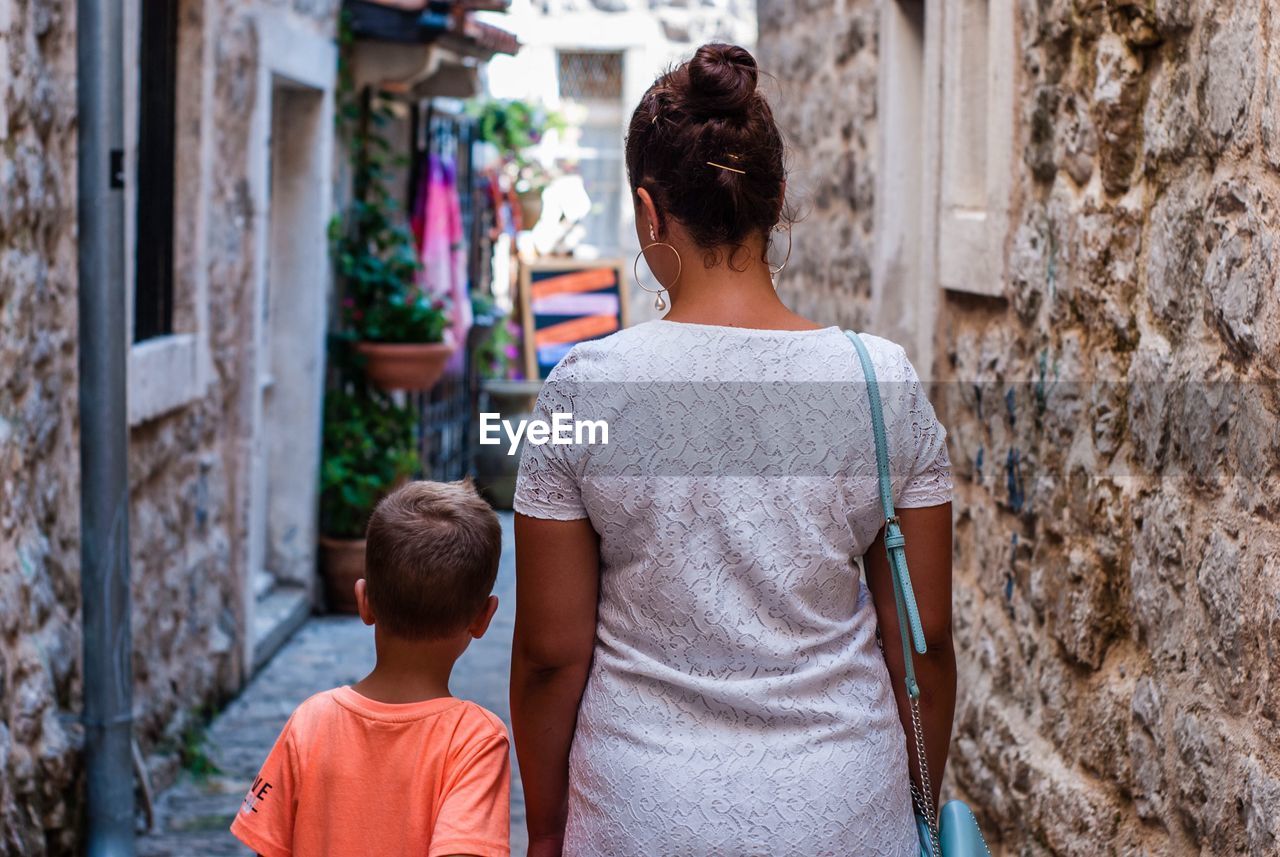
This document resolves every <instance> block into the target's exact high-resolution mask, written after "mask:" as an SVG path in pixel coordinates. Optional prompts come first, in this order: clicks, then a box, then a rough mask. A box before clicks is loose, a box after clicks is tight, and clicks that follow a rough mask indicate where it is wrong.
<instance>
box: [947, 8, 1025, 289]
mask: <svg viewBox="0 0 1280 857" xmlns="http://www.w3.org/2000/svg"><path fill="white" fill-rule="evenodd" d="M944 2H945V4H946V14H945V19H946V32H945V33H944V34H943V56H942V64H941V66H942V117H941V118H942V129H941V130H942V133H941V140H940V145H941V165H940V166H941V175H940V181H939V198H938V280H939V284H940V285H941V286H942V287H943V288H945V289H950V290H952V291H963V292H971V293H975V294H982V295H1000V294H1002V293H1003V292H1004V266H1003V261H1002V260H1003V258H1004V247H1003V244H1004V238H1005V232H1006V230H1007V226H1008V220H1007V208H1008V195H1009V185H1008V174H1009V172H1010V166H1009V165H1010V159H1011V158H1012V155H1013V153H1012V140H1013V125H1012V122H1013V91H1012V77H1013V67H1012V62H1013V14H1014V12H1013V9H1012V7H1011V6H1010V5H1009V4H1008V2H1007V0H944Z"/></svg>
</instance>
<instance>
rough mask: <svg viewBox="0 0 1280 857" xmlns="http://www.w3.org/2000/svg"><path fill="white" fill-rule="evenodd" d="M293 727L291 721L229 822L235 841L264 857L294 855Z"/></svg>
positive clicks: (295, 778) (295, 767) (295, 764)
mask: <svg viewBox="0 0 1280 857" xmlns="http://www.w3.org/2000/svg"><path fill="white" fill-rule="evenodd" d="M292 727H293V718H292V717H290V718H289V722H288V723H286V724H285V726H284V729H283V730H282V731H281V732H280V737H279V738H277V739H276V743H275V746H273V747H272V748H271V752H270V753H269V754H268V755H267V760H266V761H265V762H263V763H262V768H261V770H259V772H258V776H257V777H255V778H254V780H253V784H252V785H251V786H250V787H249V791H248V793H247V794H246V795H245V796H244V800H243V801H242V802H241V804H240V809H239V811H238V812H236V817H235V820H234V821H232V822H231V832H232V833H233V834H234V835H235V837H236V838H237V839H239V840H240V841H241V842H243V843H244V844H245V845H246V846H248V847H249V848H251V849H253V850H254V851H256V852H257V853H259V854H261V855H263V857H290V855H292V854H293V821H294V816H295V815H296V812H297V807H298V794H297V786H298V755H297V749H296V746H295V743H294V735H293V729H292Z"/></svg>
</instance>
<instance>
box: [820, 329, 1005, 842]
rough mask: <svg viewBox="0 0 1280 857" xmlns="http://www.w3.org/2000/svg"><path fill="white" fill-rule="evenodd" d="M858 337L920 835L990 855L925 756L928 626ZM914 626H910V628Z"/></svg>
mask: <svg viewBox="0 0 1280 857" xmlns="http://www.w3.org/2000/svg"><path fill="white" fill-rule="evenodd" d="M845 336H847V337H849V341H850V342H852V343H853V347H854V348H855V349H856V350H857V352H858V361H859V362H860V363H861V364H862V374H863V376H864V377H865V378H866V381H867V398H868V399H870V401H871V431H872V434H874V435H875V442H876V470H877V471H878V473H879V481H880V503H881V506H883V509H884V519H885V525H884V546H885V552H886V553H887V554H888V555H889V571H890V574H889V576H890V578H892V580H893V600H894V604H895V605H896V606H897V609H898V631H899V632H900V635H901V637H902V659H903V661H904V662H905V664H906V672H907V696H908V698H909V701H910V707H911V731H912V732H913V735H912V736H911V738H912V741H913V744H914V748H915V755H916V763H917V765H918V766H919V770H920V779H921V784H920V785H921V787H920V788H919V789H917V788H916V786H915V784H914V783H912V784H911V796H912V799H913V801H914V802H915V804H916V824H917V827H918V833H919V837H920V854H921V857H982V855H986V857H990V854H991V851H990V850H989V849H988V848H987V843H986V842H985V841H984V840H983V838H982V831H981V830H979V829H978V822H977V821H976V820H975V819H974V817H973V812H972V811H971V810H970V809H969V807H968V806H966V805H965V804H964V803H963V802H961V801H958V800H953V801H948V802H947V804H946V805H945V806H944V807H942V812H941V814H939V813H938V811H937V808H936V807H935V806H934V803H933V785H932V783H931V782H930V778H929V765H928V761H927V760H926V758H925V749H924V729H923V727H922V726H921V724H920V686H919V685H918V684H917V683H916V670H915V664H914V663H913V660H914V658H913V657H912V652H911V648H912V643H913V642H914V643H915V650H916V651H917V652H919V653H920V654H922V655H923V654H924V653H925V651H926V649H925V642H924V630H923V628H922V627H921V624H920V611H919V609H918V608H917V606H916V598H915V592H914V591H913V590H912V588H911V576H910V574H909V573H908V571H907V540H906V538H904V537H903V535H902V527H901V525H900V524H899V523H898V512H897V510H896V509H895V508H894V505H893V483H892V482H891V481H890V476H891V474H890V472H889V442H888V440H887V438H886V437H885V431H884V405H883V404H882V403H881V401H880V385H879V384H878V383H877V382H876V369H875V365H874V364H872V362H871V354H870V353H869V352H868V351H867V346H866V344H865V343H863V341H862V338H861V337H859V336H858V335H857V334H856V333H852V332H850V331H847V330H846V331H845ZM908 628H909V629H910V630H909V631H908Z"/></svg>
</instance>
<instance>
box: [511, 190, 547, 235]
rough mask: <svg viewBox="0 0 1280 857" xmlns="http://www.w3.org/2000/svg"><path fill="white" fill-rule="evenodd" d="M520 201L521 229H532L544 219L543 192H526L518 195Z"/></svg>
mask: <svg viewBox="0 0 1280 857" xmlns="http://www.w3.org/2000/svg"><path fill="white" fill-rule="evenodd" d="M517 199H519V200H520V228H521V229H532V228H533V227H534V225H535V224H537V222H538V220H539V218H541V217H542V190H541V189H539V190H526V191H524V192H523V193H520V194H517Z"/></svg>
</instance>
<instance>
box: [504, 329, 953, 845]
mask: <svg viewBox="0 0 1280 857" xmlns="http://www.w3.org/2000/svg"><path fill="white" fill-rule="evenodd" d="M864 340H865V341H866V343H867V346H868V349H869V350H870V352H871V354H872V360H873V362H874V363H875V366H876V371H877V376H878V378H879V380H880V386H881V392H882V395H883V397H884V404H885V416H886V429H887V432H888V436H889V445H890V457H891V470H892V476H893V483H894V491H895V498H896V501H897V504H898V506H899V507H901V508H909V507H913V506H930V505H937V504H939V503H945V502H948V501H949V500H950V499H951V488H952V484H951V473H950V463H949V460H948V457H947V451H946V444H945V438H946V432H945V430H944V429H943V427H942V426H941V425H940V424H939V422H938V420H937V418H936V416H935V414H934V411H933V408H932V406H931V405H930V404H929V402H928V400H927V398H926V397H925V395H924V393H923V390H922V387H921V384H920V381H919V378H918V377H917V375H916V372H915V370H914V369H913V368H912V366H911V364H910V362H909V361H908V360H907V358H906V355H905V353H904V352H903V350H902V349H901V348H900V347H898V346H897V345H894V344H893V343H890V342H888V341H886V340H883V339H878V338H876V337H872V336H866V337H864ZM861 377H862V375H861V370H860V369H859V367H858V363H857V357H856V354H855V352H854V349H853V346H852V345H851V344H850V343H849V342H848V340H847V339H846V338H845V337H844V335H843V333H842V332H841V331H840V330H839V329H838V328H826V329H823V330H817V331H790V332H787V331H752V330H740V329H735V328H722V327H715V326H703V325H687V324H678V323H674V322H664V321H659V322H649V323H647V324H642V325H638V326H636V327H634V328H630V329H628V330H625V331H622V332H620V333H618V334H615V335H614V336H611V337H608V338H606V339H602V340H597V341H594V342H589V343H584V344H582V345H579V346H578V347H577V348H575V349H574V350H573V351H572V352H571V353H570V354H569V355H568V356H567V357H566V358H565V359H564V361H562V362H561V364H560V365H559V366H558V367H557V368H556V370H555V371H554V372H553V373H552V377H551V378H549V379H548V381H547V383H546V384H545V385H544V387H543V391H542V394H541V396H540V397H539V400H538V404H537V411H538V414H537V416H539V417H540V418H542V419H547V420H550V419H551V415H552V414H554V413H573V414H574V416H575V417H587V418H606V419H608V420H609V422H610V425H611V436H610V443H609V445H608V446H604V445H592V446H573V445H553V444H545V445H541V446H533V445H529V444H526V445H525V448H524V452H523V458H522V461H521V466H520V475H519V479H518V483H517V489H516V500H515V508H516V510H517V511H518V512H520V513H522V514H525V515H531V516H534V517H541V518H554V519H562V520H563V519H574V518H583V517H589V518H590V520H591V522H592V525H593V527H594V528H595V529H596V531H597V532H598V533H599V534H600V551H601V590H600V607H599V619H598V627H597V636H596V651H595V658H594V661H593V664H592V669H591V674H590V676H589V678H588V682H587V687H586V690H585V692H584V695H583V699H582V703H581V706H580V709H579V716H578V728H577V732H576V734H575V737H574V744H573V749H572V752H571V756H570V800H569V823H568V828H567V831H566V843H565V853H566V855H570V857H597V855H598V857H605V855H607V857H632V855H634V857H640V855H646V857H647V855H654V854H663V855H723V857H742V855H756V854H759V855H765V854H768V855H793V854H794V855H837V854H839V855H848V854H859V855H882V857H889V855H893V857H898V855H913V857H914V855H916V854H918V853H919V845H918V842H917V839H916V830H915V825H914V821H913V819H912V812H911V802H910V796H909V791H908V782H907V766H906V759H907V756H906V748H905V743H904V736H903V731H902V727H901V725H900V723H899V721H898V717H897V710H896V707H895V704H894V699H893V692H892V689H891V687H890V682H889V675H888V671H887V669H886V667H885V665H884V660H883V657H882V656H881V653H880V650H879V647H878V645H877V643H876V616H875V610H874V607H873V605H872V603H871V598H870V595H869V593H868V592H867V590H866V588H865V587H864V586H863V585H862V584H861V582H860V580H859V574H858V569H857V567H856V566H855V565H853V564H851V562H850V557H854V556H860V555H861V554H863V553H865V551H866V549H867V547H868V546H869V545H870V544H871V542H872V541H873V540H874V538H875V535H876V533H877V532H878V531H879V529H880V526H881V524H882V523H883V521H882V520H881V518H882V515H881V512H880V509H879V503H878V498H877V480H876V466H875V450H874V445H873V441H872V435H871V421H870V410H869V406H868V405H867V402H866V388H865V385H864V384H863V383H862V382H861ZM726 417H727V418H728V422H727V424H726V422H725V419H726ZM793 429H794V431H793Z"/></svg>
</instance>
